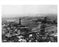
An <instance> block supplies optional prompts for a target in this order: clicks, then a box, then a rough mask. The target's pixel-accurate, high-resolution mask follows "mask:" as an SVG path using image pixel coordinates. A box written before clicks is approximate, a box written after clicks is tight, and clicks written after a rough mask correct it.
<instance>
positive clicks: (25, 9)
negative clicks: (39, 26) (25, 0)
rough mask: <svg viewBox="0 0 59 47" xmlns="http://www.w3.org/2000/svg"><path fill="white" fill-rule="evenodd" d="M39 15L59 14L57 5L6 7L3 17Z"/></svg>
mask: <svg viewBox="0 0 59 47" xmlns="http://www.w3.org/2000/svg"><path fill="white" fill-rule="evenodd" d="M37 14H39V15H40V14H57V6H56V5H4V6H2V17H15V16H29V15H30V16H32V15H37Z"/></svg>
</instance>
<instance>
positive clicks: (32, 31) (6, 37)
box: [2, 15, 57, 42]
mask: <svg viewBox="0 0 59 47" xmlns="http://www.w3.org/2000/svg"><path fill="white" fill-rule="evenodd" d="M50 16H51V15H50ZM50 16H44V17H43V16H42V17H40V16H39V17H23V18H22V17H21V18H18V21H19V22H18V23H16V21H10V22H9V21H7V20H5V21H4V22H3V21H2V42H57V18H56V17H57V16H51V18H50ZM15 19H16V18H15Z"/></svg>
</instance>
